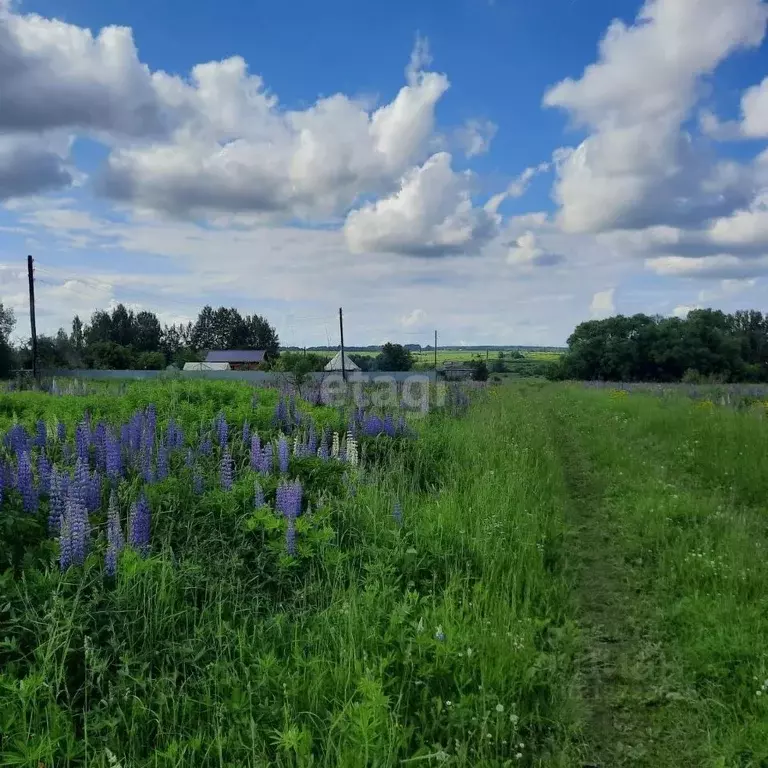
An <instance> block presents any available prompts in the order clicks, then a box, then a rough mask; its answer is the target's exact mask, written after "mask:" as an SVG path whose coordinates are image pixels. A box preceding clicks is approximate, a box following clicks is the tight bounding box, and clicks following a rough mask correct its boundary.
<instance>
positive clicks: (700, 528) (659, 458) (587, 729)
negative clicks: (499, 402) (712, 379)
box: [541, 390, 768, 768]
mask: <svg viewBox="0 0 768 768" xmlns="http://www.w3.org/2000/svg"><path fill="white" fill-rule="evenodd" d="M541 405H542V408H543V409H545V410H547V412H548V413H549V417H550V429H551V430H552V433H553V435H554V443H555V444H556V445H557V446H558V454H559V459H560V463H561V467H562V472H563V476H564V482H565V486H566V489H567V497H568V501H567V503H566V521H565V522H566V526H567V531H568V533H567V534H566V559H567V565H566V572H567V574H568V579H569V582H570V583H571V585H572V588H573V592H574V597H575V603H576V609H575V610H576V611H577V620H578V623H579V625H580V627H581V629H582V632H583V642H584V652H583V654H582V658H581V664H580V683H581V696H582V701H583V703H584V707H585V710H586V713H585V718H584V727H583V737H584V738H583V747H582V751H581V758H580V762H579V764H580V765H584V766H600V767H601V768H620V767H622V766H633V768H642V767H643V766H649V768H650V766H676V767H677V766H680V767H681V768H682V767H687V766H691V768H693V767H694V766H696V767H697V768H698V767H699V766H713V768H714V767H718V768H724V767H725V766H764V765H768V727H767V726H766V722H767V718H766V715H767V714H768V712H767V711H766V707H765V704H766V702H765V701H764V699H765V696H762V697H761V696H760V695H758V694H757V690H758V689H760V688H761V686H762V684H763V681H764V680H765V679H766V678H767V677H768V674H766V653H765V651H764V650H763V648H762V647H761V646H762V645H763V643H762V640H761V638H764V637H765V632H766V629H768V611H766V606H767V603H766V600H765V597H764V595H763V593H764V585H765V583H766V576H768V572H767V570H766V565H765V558H764V554H763V553H764V552H765V546H766V526H765V511H766V505H765V499H766V498H768V496H767V495H766V490H767V489H766V482H767V481H766V475H767V474H768V471H767V470H768V467H767V466H766V458H765V456H766V451H765V447H766V440H768V432H767V431H766V429H765V425H764V423H761V422H758V421H757V420H754V419H751V420H750V417H748V416H744V415H740V414H734V413H728V412H723V413H710V412H706V413H702V412H696V411H695V409H694V408H693V407H692V406H691V405H689V404H687V403H680V404H671V405H670V404H660V403H657V402H654V401H652V400H650V399H648V398H638V399H636V400H634V401H632V402H625V401H609V400H608V398H607V397H606V395H594V394H593V393H585V392H577V391H574V390H567V391H566V390H564V391H562V392H561V393H559V394H556V395H555V396H554V397H553V396H552V393H551V392H546V393H545V394H544V395H542V397H541ZM761 585H762V586H761Z"/></svg>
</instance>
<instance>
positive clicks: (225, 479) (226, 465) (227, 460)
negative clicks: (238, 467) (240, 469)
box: [221, 448, 233, 491]
mask: <svg viewBox="0 0 768 768" xmlns="http://www.w3.org/2000/svg"><path fill="white" fill-rule="evenodd" d="M232 473H233V467H232V456H230V453H229V448H225V449H224V454H223V455H222V457H221V487H222V488H223V489H224V490H225V491H231V490H232Z"/></svg>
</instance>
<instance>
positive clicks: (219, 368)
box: [184, 363, 231, 371]
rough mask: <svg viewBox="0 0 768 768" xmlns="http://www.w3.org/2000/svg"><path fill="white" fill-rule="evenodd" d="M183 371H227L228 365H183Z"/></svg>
mask: <svg viewBox="0 0 768 768" xmlns="http://www.w3.org/2000/svg"><path fill="white" fill-rule="evenodd" d="M184 370H185V371H229V370H231V368H230V367H229V363H184Z"/></svg>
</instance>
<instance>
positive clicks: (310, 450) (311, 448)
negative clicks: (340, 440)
mask: <svg viewBox="0 0 768 768" xmlns="http://www.w3.org/2000/svg"><path fill="white" fill-rule="evenodd" d="M307 455H309V456H315V455H317V432H316V430H315V422H314V421H310V422H309V434H308V435H307Z"/></svg>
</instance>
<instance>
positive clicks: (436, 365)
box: [435, 331, 437, 370]
mask: <svg viewBox="0 0 768 768" xmlns="http://www.w3.org/2000/svg"><path fill="white" fill-rule="evenodd" d="M435 370H437V331H435Z"/></svg>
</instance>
